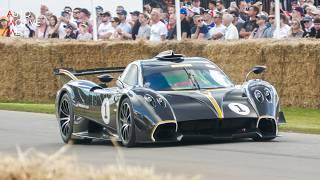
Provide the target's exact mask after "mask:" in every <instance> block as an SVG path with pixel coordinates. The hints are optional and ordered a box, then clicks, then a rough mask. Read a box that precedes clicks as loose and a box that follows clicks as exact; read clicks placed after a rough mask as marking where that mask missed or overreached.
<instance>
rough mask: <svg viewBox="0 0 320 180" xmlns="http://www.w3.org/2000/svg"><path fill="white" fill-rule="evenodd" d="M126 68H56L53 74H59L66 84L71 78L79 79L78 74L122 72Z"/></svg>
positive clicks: (62, 81) (61, 80)
mask: <svg viewBox="0 0 320 180" xmlns="http://www.w3.org/2000/svg"><path fill="white" fill-rule="evenodd" d="M124 70H125V67H112V68H95V69H82V70H74V69H72V68H56V69H54V70H53V74H54V75H55V76H59V80H60V82H61V83H62V84H65V83H67V82H69V81H70V80H79V79H78V78H77V77H78V76H89V75H97V74H111V73H122V72H123V71H124Z"/></svg>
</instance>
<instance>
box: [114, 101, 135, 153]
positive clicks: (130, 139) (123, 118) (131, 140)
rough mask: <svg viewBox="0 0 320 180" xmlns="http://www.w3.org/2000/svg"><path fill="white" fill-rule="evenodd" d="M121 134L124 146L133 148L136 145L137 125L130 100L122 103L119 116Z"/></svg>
mask: <svg viewBox="0 0 320 180" xmlns="http://www.w3.org/2000/svg"><path fill="white" fill-rule="evenodd" d="M118 121H119V123H118V124H119V133H120V138H121V141H122V144H123V145H124V146H126V147H132V146H135V144H136V135H135V124H134V117H133V111H132V105H131V102H130V100H129V99H128V98H126V99H124V100H123V101H122V102H121V105H120V109H119V115H118Z"/></svg>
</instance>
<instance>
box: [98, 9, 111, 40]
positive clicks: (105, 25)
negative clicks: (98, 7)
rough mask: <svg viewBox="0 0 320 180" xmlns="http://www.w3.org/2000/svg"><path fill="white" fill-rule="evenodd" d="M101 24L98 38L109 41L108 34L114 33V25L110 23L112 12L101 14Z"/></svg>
mask: <svg viewBox="0 0 320 180" xmlns="http://www.w3.org/2000/svg"><path fill="white" fill-rule="evenodd" d="M101 18H102V19H101V24H100V25H99V28H98V38H99V39H107V37H108V36H107V34H108V33H109V32H110V31H112V29H113V28H112V24H111V22H110V18H111V14H110V12H104V13H102V14H101Z"/></svg>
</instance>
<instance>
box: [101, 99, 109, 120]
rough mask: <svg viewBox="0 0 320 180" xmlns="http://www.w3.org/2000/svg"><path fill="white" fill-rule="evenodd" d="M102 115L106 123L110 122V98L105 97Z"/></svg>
mask: <svg viewBox="0 0 320 180" xmlns="http://www.w3.org/2000/svg"><path fill="white" fill-rule="evenodd" d="M101 115H102V120H103V122H104V123H106V124H109V123H110V101H109V99H108V98H105V99H104V100H103V102H102V105H101Z"/></svg>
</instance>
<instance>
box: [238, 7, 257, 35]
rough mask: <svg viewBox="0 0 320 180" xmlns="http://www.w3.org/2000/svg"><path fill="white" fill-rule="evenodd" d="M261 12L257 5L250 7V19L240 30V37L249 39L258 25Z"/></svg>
mask: <svg viewBox="0 0 320 180" xmlns="http://www.w3.org/2000/svg"><path fill="white" fill-rule="evenodd" d="M258 14H259V7H257V6H254V5H253V6H250V8H249V12H248V15H249V20H247V21H246V22H245V23H244V24H243V27H242V28H241V30H240V37H241V38H244V39H248V38H249V36H250V35H251V33H252V31H253V30H254V29H255V28H257V27H258V25H257V19H256V18H257V15H258Z"/></svg>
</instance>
